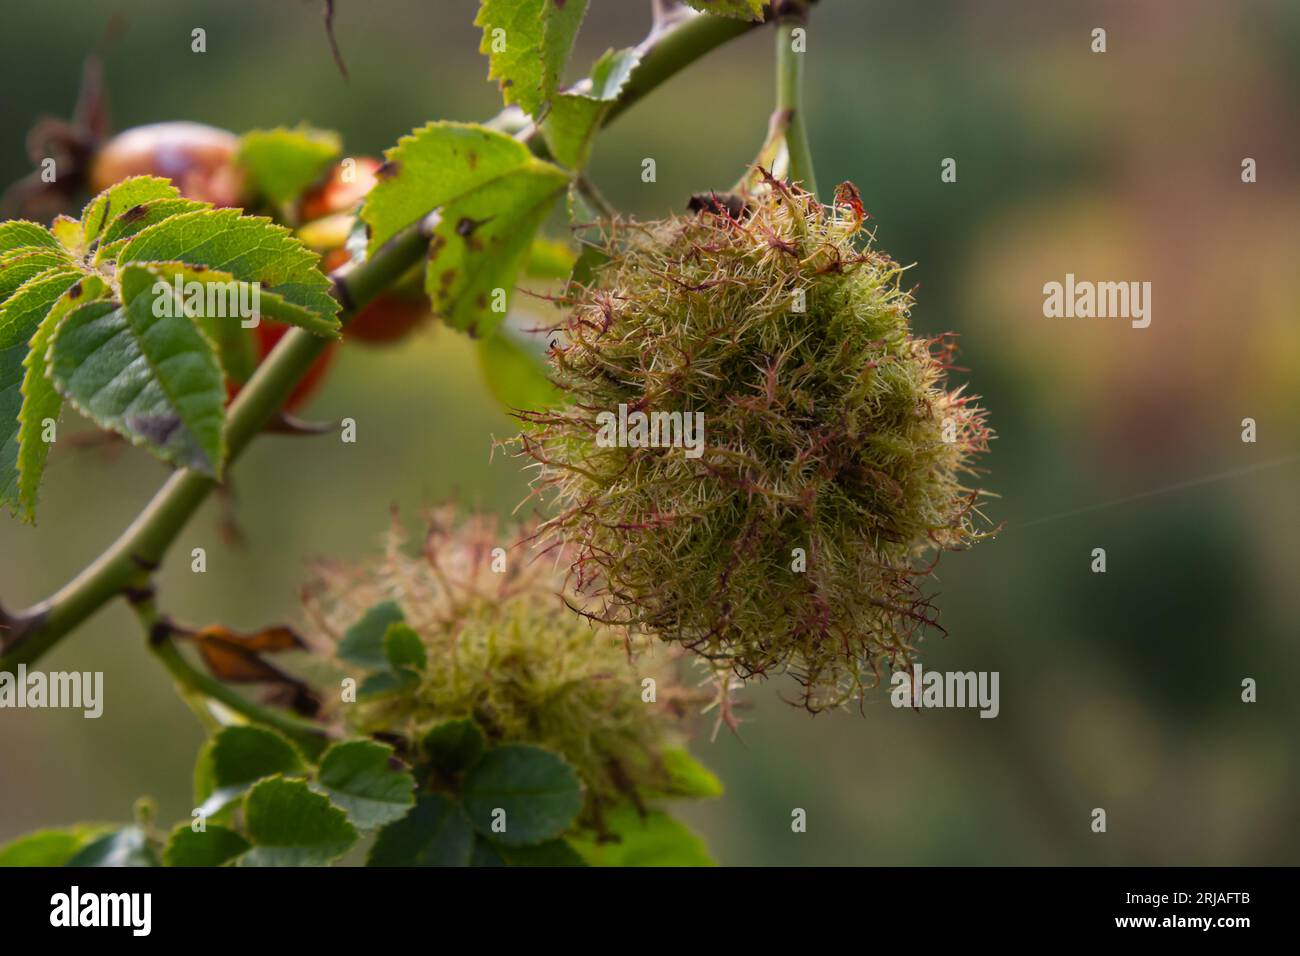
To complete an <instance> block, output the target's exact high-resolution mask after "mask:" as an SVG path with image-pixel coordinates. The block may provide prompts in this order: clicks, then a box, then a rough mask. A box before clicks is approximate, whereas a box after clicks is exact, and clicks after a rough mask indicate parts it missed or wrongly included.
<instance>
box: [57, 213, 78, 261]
mask: <svg viewBox="0 0 1300 956" xmlns="http://www.w3.org/2000/svg"><path fill="white" fill-rule="evenodd" d="M50 234H51V235H52V236H54V238H55V239H57V240H59V245H61V246H63V248H64V249H66V250H67V251H68V252H69V253H70V254H71V255H74V256H80V255H81V254H82V253H83V252H85V249H86V237H85V233H84V232H83V231H82V228H81V223H80V222H78V221H77V220H76V219H73V218H72V217H71V216H62V215H60V216H55V217H54V222H52V223H50Z"/></svg>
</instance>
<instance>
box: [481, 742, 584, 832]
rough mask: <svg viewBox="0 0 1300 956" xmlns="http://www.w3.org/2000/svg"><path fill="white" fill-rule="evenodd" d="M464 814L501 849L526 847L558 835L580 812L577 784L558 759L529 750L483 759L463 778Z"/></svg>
mask: <svg viewBox="0 0 1300 956" xmlns="http://www.w3.org/2000/svg"><path fill="white" fill-rule="evenodd" d="M462 796H463V799H464V801H465V812H466V813H468V814H469V818H470V820H471V821H472V822H473V824H474V827H475V829H477V830H478V831H479V832H480V833H482V834H483V835H484V836H485V837H488V838H489V839H491V840H492V841H493V842H494V843H497V844H500V845H501V846H531V845H536V844H538V843H545V842H546V841H547V840H552V839H555V838H556V837H558V836H559V835H560V834H562V833H563V832H564V831H565V830H566V829H568V827H569V826H570V825H571V824H572V823H573V821H574V819H575V818H576V817H577V815H578V811H579V810H581V809H582V784H581V782H580V781H579V779H578V774H577V772H576V771H574V769H573V768H572V767H571V766H569V764H568V763H567V762H566V761H565V760H564V758H563V757H561V756H559V755H558V754H554V753H551V752H550V751H549V750H543V749H542V748H541V747H534V746H532V745H529V744H505V745H503V746H500V747H495V748H493V749H492V750H489V751H488V752H487V753H485V754H484V755H483V757H482V759H480V760H479V761H478V763H476V764H475V765H474V766H473V767H472V768H470V770H469V772H468V773H467V774H466V775H465V784H464V788H463V791H462Z"/></svg>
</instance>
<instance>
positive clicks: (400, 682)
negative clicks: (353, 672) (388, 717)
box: [357, 670, 419, 700]
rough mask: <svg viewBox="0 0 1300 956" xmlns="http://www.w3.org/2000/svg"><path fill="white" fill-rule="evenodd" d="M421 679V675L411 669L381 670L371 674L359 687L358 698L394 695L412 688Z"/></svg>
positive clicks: (367, 698)
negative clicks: (418, 675)
mask: <svg viewBox="0 0 1300 956" xmlns="http://www.w3.org/2000/svg"><path fill="white" fill-rule="evenodd" d="M418 681H419V677H417V676H416V675H415V673H414V672H412V671H409V670H401V671H379V672H378V673H375V674H369V675H367V676H366V678H365V680H363V681H362V682H361V686H360V687H358V688H357V700H375V699H376V698H379V697H392V696H395V695H398V694H403V693H405V692H406V691H408V690H410V689H411V688H412V687H414V686H415V685H416V683H417V682H418Z"/></svg>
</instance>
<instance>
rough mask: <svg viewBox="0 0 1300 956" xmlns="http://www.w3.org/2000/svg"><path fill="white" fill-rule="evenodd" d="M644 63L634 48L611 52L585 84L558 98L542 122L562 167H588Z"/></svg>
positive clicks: (544, 135)
mask: <svg viewBox="0 0 1300 956" xmlns="http://www.w3.org/2000/svg"><path fill="white" fill-rule="evenodd" d="M640 62H641V53H640V51H639V50H637V49H636V48H634V47H628V48H627V49H623V50H608V51H606V53H605V55H604V56H602V57H601V58H600V59H599V60H597V61H596V64H595V65H594V66H593V67H592V68H591V76H590V77H589V78H588V79H587V81H586V82H585V83H583V84H580V85H578V86H576V87H574V89H572V90H566V91H565V92H564V93H561V94H560V95H559V96H557V97H555V99H554V101H553V102H552V104H551V109H550V112H549V113H547V115H546V119H545V120H544V121H543V122H542V136H543V137H544V138H545V139H546V145H547V147H548V148H549V149H550V151H551V155H552V156H554V157H555V159H556V160H557V161H558V162H559V163H560V164H561V165H563V166H568V167H569V168H570V169H581V168H582V167H583V166H585V165H586V164H587V158H588V156H589V155H590V153H591V143H592V140H593V139H594V137H595V135H596V131H597V130H599V129H600V126H601V124H602V123H603V122H604V121H605V115H606V114H607V113H608V112H609V110H610V108H611V107H612V106H613V105H614V101H615V100H617V99H618V94H619V93H620V92H621V91H622V89H623V85H624V84H625V83H626V82H627V79H628V77H629V76H631V75H632V71H633V70H635V69H636V66H637V64H638V63H640Z"/></svg>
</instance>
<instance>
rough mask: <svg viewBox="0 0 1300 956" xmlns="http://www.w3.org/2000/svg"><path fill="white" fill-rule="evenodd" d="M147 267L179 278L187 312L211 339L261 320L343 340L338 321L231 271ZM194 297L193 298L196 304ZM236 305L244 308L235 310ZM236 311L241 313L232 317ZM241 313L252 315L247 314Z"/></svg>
mask: <svg viewBox="0 0 1300 956" xmlns="http://www.w3.org/2000/svg"><path fill="white" fill-rule="evenodd" d="M147 268H148V269H149V270H150V271H152V272H155V273H157V274H159V275H161V276H162V277H163V278H165V279H167V280H168V281H169V282H171V283H173V285H174V284H175V282H176V279H177V278H178V277H179V278H180V281H181V283H182V293H181V295H182V297H183V299H184V302H185V305H186V311H187V312H188V313H189V314H190V315H191V316H192V317H193V318H195V319H196V320H198V321H199V322H200V323H201V324H202V325H203V327H204V330H205V331H208V332H209V335H210V336H212V333H215V332H217V331H218V330H219V328H220V327H222V326H226V327H228V326H243V323H244V322H248V323H250V324H249V325H247V326H243V327H246V328H253V327H254V326H256V325H257V323H258V322H260V321H261V320H262V319H272V320H274V321H276V322H283V323H284V324H285V325H296V326H297V327H298V328H300V329H306V330H307V331H308V332H311V333H312V334H314V335H319V336H322V337H324V338H334V339H337V338H339V337H340V332H339V323H338V321H337V320H336V319H333V318H330V317H327V316H321V315H318V314H316V313H315V312H313V311H311V310H310V309H306V308H303V307H302V306H300V305H294V304H293V303H292V302H288V301H286V300H285V299H284V298H283V297H282V296H279V295H276V294H275V293H274V292H268V291H266V290H264V289H262V288H260V287H259V286H257V285H255V284H254V283H251V282H241V281H240V280H239V279H237V278H236V277H235V276H234V275H233V274H231V273H229V272H224V271H222V270H220V269H209V268H207V267H205V266H198V267H195V266H190V265H188V264H187V263H184V262H151V263H149V265H148V267H147ZM190 283H194V284H195V286H203V289H202V290H197V289H195V288H194V287H193V286H191V285H190ZM191 298H193V299H194V301H193V302H191ZM236 303H238V304H239V306H240V307H241V308H238V309H237V308H235V304H236ZM235 312H240V313H241V314H239V315H235V314H232V313H235ZM242 312H248V313H249V314H248V315H244V314H242Z"/></svg>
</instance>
